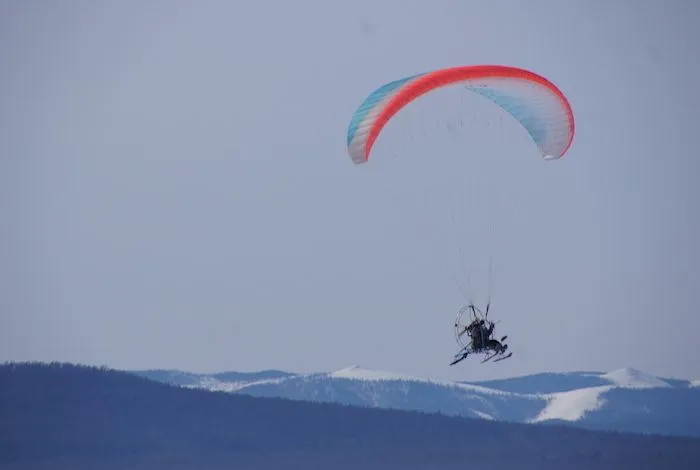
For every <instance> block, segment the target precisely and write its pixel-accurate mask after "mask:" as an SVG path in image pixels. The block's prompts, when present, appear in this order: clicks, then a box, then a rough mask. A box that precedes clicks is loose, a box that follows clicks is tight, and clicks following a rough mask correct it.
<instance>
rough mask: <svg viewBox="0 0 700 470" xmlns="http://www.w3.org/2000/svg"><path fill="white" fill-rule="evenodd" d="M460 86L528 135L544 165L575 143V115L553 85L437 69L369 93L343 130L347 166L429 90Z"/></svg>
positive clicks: (509, 72)
mask: <svg viewBox="0 0 700 470" xmlns="http://www.w3.org/2000/svg"><path fill="white" fill-rule="evenodd" d="M455 84H459V85H463V86H464V87H466V88H467V89H468V90H470V91H472V92H474V93H477V94H479V95H481V96H484V97H486V98H488V99H489V100H491V101H493V102H494V103H496V104H497V105H498V106H500V107H501V108H503V109H504V110H505V111H507V112H508V113H510V114H511V115H512V116H513V117H514V118H515V119H517V121H518V122H519V123H520V124H521V125H522V126H523V127H524V128H525V129H526V130H527V132H528V133H529V134H530V137H531V138H532V140H533V141H534V143H535V144H536V145H537V148H538V149H539V151H540V154H541V155H542V156H543V157H544V158H545V159H546V160H554V159H558V158H561V157H562V156H563V155H564V154H565V153H566V151H567V150H568V149H569V147H570V146H571V143H572V141H573V138H574V115H573V111H572V109H571V105H570V104H569V101H568V100H567V98H566V96H565V95H564V93H562V92H561V90H559V88H557V87H556V86H555V85H554V84H553V83H552V82H550V81H549V80H547V79H546V78H544V77H542V76H541V75H537V74H536V73H533V72H530V71H528V70H525V69H520V68H517V67H510V66H503V65H472V66H461V67H452V68H445V69H439V70H435V71H432V72H427V73H420V74H417V75H412V76H410V77H405V78H401V79H399V80H395V81H392V82H390V83H387V84H385V85H382V86H381V87H379V88H378V89H377V90H375V91H374V92H372V93H371V94H370V95H369V96H368V97H367V99H365V101H364V102H363V103H362V104H361V105H360V107H359V108H358V109H357V111H355V114H354V115H353V116H352V119H351V120H350V125H349V126H348V135H347V146H348V153H349V154H350V157H351V158H352V161H353V162H354V163H355V164H357V165H360V164H363V163H366V162H367V161H368V160H369V156H370V153H371V151H372V147H373V146H374V143H375V141H376V140H377V138H378V137H379V135H380V133H381V132H382V129H383V128H384V126H385V125H386V124H387V122H388V121H389V120H390V119H391V118H392V117H393V116H394V115H395V114H396V113H398V112H399V111H400V110H401V109H402V108H404V107H405V106H406V105H407V104H408V103H410V102H411V101H413V100H415V99H416V98H418V97H420V96H421V95H424V94H426V93H430V92H431V91H433V90H437V89H439V88H442V87H445V86H450V85H455Z"/></svg>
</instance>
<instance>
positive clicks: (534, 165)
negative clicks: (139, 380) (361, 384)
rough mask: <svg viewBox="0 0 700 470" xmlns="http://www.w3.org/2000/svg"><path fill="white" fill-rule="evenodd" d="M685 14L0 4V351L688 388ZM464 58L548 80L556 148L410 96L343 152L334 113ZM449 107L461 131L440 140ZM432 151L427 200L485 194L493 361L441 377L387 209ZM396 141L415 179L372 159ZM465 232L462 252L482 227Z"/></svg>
mask: <svg viewBox="0 0 700 470" xmlns="http://www.w3.org/2000/svg"><path fill="white" fill-rule="evenodd" d="M699 13H700V7H699V6H698V4H696V3H694V2H681V1H679V2H674V5H673V7H670V6H669V5H668V3H667V2H662V1H644V2H642V1H639V2H630V1H626V0H614V1H612V0H610V1H603V0H600V1H592V2H574V1H555V0H550V1H529V2H523V1H519V0H512V1H490V2H483V1H472V0H462V1H457V0H452V1H447V0H444V1H439V0H435V1H432V2H430V3H429V6H428V3H426V2H425V1H409V0H391V1H390V0H381V1H377V0H356V1H353V2H331V1H324V0H303V1H302V0H296V1H293V2H290V1H282V0H279V1H275V2H260V1H248V2H244V1H238V2H231V1H223V0H222V1H197V2H194V1H189V2H188V1H176V0H162V1H143V0H139V1H129V2H117V1H112V2H104V1H95V0H85V1H64V2H48V1H43V2H42V1H34V2H19V1H14V2H13V1H6V2H2V5H1V6H0V103H1V106H0V156H1V158H0V165H1V166H0V178H1V180H0V188H1V189H0V191H2V193H1V196H0V215H1V219H0V220H1V223H2V225H1V226H0V233H1V235H0V237H1V238H0V242H1V244H0V280H1V281H2V286H3V292H2V297H0V298H1V300H0V302H2V303H1V304H0V309H1V310H0V312H1V314H0V315H1V316H0V360H62V361H76V362H84V363H92V364H107V365H110V366H112V367H117V368H179V369H186V370H192V371H219V370H257V369H263V368H279V369H286V370H293V371H299V372H304V371H321V370H332V369H338V368H341V367H345V366H347V365H350V364H360V365H362V366H364V367H367V368H375V369H384V370H391V371H395V372H402V373H409V374H416V375H423V376H432V377H441V378H452V379H463V380H475V379H482V378H490V377H497V376H505V375H515V374H526V373H532V372H538V371H551V370H555V371H561V370H581V369H585V370H612V369H615V368H619V367H623V366H632V367H637V368H640V369H643V370H646V371H648V372H651V373H655V374H660V375H666V376H679V377H686V378H698V377H700V368H699V366H698V362H697V358H698V357H700V343H698V342H697V341H696V337H697V333H698V331H699V330H700V315H698V313H700V312H699V311H698V306H697V302H696V300H697V295H695V294H696V293H697V292H695V290H696V289H697V286H698V285H700V275H699V274H698V264H700V254H699V250H698V247H697V240H698V239H700V210H699V209H698V205H699V203H700V189H699V186H698V185H697V181H698V176H700V161H699V159H698V151H697V144H696V140H697V135H698V131H699V130H700V126H699V124H700V118H698V111H697V110H698V109H699V108H700V94H699V93H698V91H697V77H698V73H699V72H700V67H699V66H698V53H697V45H698V44H700V33H698V30H697V27H696V26H697V25H696V20H697V18H698V14H699ZM480 63H498V64H508V65H515V66H519V67H525V68H528V69H531V70H533V71H535V72H538V73H541V74H543V75H545V76H547V77H549V78H550V79H551V80H553V81H554V82H555V83H556V84H557V85H558V86H560V87H561V88H562V90H563V91H564V92H565V93H566V94H567V95H568V96H569V98H570V99H571V103H572V106H573V109H574V113H575V116H576V132H577V134H576V137H575V139H574V143H573V146H572V148H571V149H570V151H569V153H568V154H567V156H566V157H565V158H564V159H562V160H561V161H556V162H543V161H542V160H541V159H539V157H538V155H537V153H536V151H535V149H534V146H532V143H531V142H530V141H529V140H528V139H527V136H526V134H525V133H524V131H523V130H522V129H520V128H519V127H518V126H517V125H515V124H514V123H513V122H512V121H509V120H508V119H506V118H503V117H502V113H500V112H499V111H498V109H497V108H496V107H495V106H491V105H487V104H485V103H484V101H483V100H481V101H480V100H476V99H469V98H464V94H463V93H462V94H461V95H459V96H460V99H464V100H465V101H454V100H452V99H451V98H450V99H446V96H456V95H440V94H436V96H435V97H434V100H432V101H431V100H430V99H429V98H428V99H425V100H421V102H420V104H417V105H416V106H415V107H414V108H413V111H412V112H411V111H409V112H408V113H406V114H405V117H402V116H401V115H399V116H397V120H396V122H395V124H393V125H392V126H390V127H388V128H387V129H386V133H385V135H384V136H383V137H384V138H383V139H380V140H379V141H378V144H377V147H376V148H375V156H374V157H373V160H372V161H370V163H369V164H367V165H364V166H362V167H355V166H353V165H352V163H351V161H350V158H349V157H348V155H347V152H346V148H345V142H346V141H345V134H346V130H347V125H348V121H349V119H350V117H351V115H352V113H353V112H354V111H355V109H356V107H357V106H358V105H359V104H360V103H361V102H362V100H363V99H364V98H365V97H366V96H367V94H369V93H370V92H371V91H372V90H374V89H375V88H376V87H378V86H379V85H381V84H383V83H385V82H388V81H390V80H393V79H396V78H400V77H403V76H407V75H410V74H413V73H417V72H423V71H428V70H432V69H435V68H440V67H448V66H453V65H465V64H480ZM459 103H464V104H465V105H464V107H463V108H462V110H461V112H462V113H464V116H468V117H470V118H472V119H473V121H472V123H471V124H470V125H469V126H465V128H463V129H461V130H460V131H459V132H457V133H456V134H455V135H456V136H457V138H456V139H453V140H450V139H447V138H444V139H443V137H442V136H443V135H446V134H444V133H442V131H444V130H445V129H447V128H446V127H445V126H446V123H447V122H448V121H449V119H447V116H449V115H450V113H452V116H453V117H454V113H455V112H458V110H459V107H458V106H457V105H456V104H459ZM443 105H444V106H443ZM441 118H445V119H444V120H441ZM474 118H476V119H474ZM402 123H406V126H402ZM441 123H442V124H441ZM431 126H432V127H431ZM430 129H437V130H436V131H435V132H433V133H431V132H429V131H430ZM421 130H427V131H428V132H426V134H425V135H426V136H427V137H425V138H424V139H423V140H421V138H422V137H421V135H423V134H420V131H421ZM456 145H464V151H463V154H464V157H465V158H463V159H452V160H451V162H452V164H453V166H452V167H451V171H450V175H451V176H452V178H450V180H449V181H450V182H449V183H445V184H444V187H449V188H452V189H461V188H460V187H461V185H462V184H464V187H465V188H474V186H473V184H476V183H480V184H482V186H483V187H487V184H489V183H494V182H495V183H496V184H494V185H492V186H488V188H487V189H488V191H486V190H483V191H477V193H478V194H479V195H480V196H482V197H481V198H479V197H465V200H466V201H467V203H468V207H467V209H468V210H469V211H470V212H469V214H470V215H469V216H468V217H465V216H464V214H465V213H466V212H464V211H457V213H458V214H462V217H460V219H461V220H462V221H463V222H464V221H468V222H469V223H473V224H475V225H479V226H487V225H484V223H485V222H484V221H488V220H489V219H488V217H487V216H488V215H489V214H490V215H493V216H494V217H496V219H495V220H496V225H495V226H494V227H496V228H497V231H496V243H495V244H494V246H495V247H496V248H495V251H494V253H496V255H495V256H496V259H497V262H496V264H495V266H496V269H495V270H494V277H493V281H494V284H493V285H494V291H493V299H494V307H493V316H494V318H497V319H500V320H501V323H500V324H499V325H498V328H499V330H498V332H499V333H500V334H508V335H509V336H510V338H511V339H510V341H509V342H510V345H511V348H512V349H513V350H514V351H515V355H514V356H513V358H512V359H511V360H510V361H506V362H502V363H499V364H497V365H495V366H481V365H479V364H477V363H468V362H465V363H463V364H462V365H460V366H458V367H453V368H450V367H448V365H447V364H448V363H449V361H450V360H451V357H452V355H453V354H454V352H455V351H456V345H455V343H454V338H453V331H452V322H453V320H454V317H455V314H456V311H457V310H458V309H459V307H460V306H461V305H462V303H463V301H464V299H463V298H462V297H461V295H460V293H459V291H458V290H457V288H456V287H455V285H454V284H452V283H451V282H450V280H449V278H448V277H446V275H445V272H446V271H445V270H444V269H442V266H441V265H440V264H439V263H436V262H435V261H436V260H437V259H438V258H436V257H435V256H433V254H434V253H433V251H431V250H432V248H431V245H430V243H427V242H426V238H425V237H423V236H421V235H419V233H420V232H416V230H415V225H413V223H414V222H418V223H419V224H420V223H421V220H422V219H420V218H419V217H420V216H421V215H422V214H423V213H424V211H422V210H418V207H417V206H411V205H410V204H406V205H405V208H406V209H407V211H406V212H399V213H395V212H392V210H393V209H394V208H395V207H396V205H395V203H396V202H399V203H401V201H405V202H409V201H411V199H410V198H409V196H411V195H412V191H411V189H412V188H414V187H416V188H418V187H420V185H422V184H423V183H425V182H427V181H430V179H429V178H428V174H429V171H428V169H430V170H432V169H434V168H438V166H437V165H436V166H435V167H432V166H430V165H425V163H426V162H427V161H429V159H433V158H434V159H435V160H436V161H437V157H438V156H442V155H455V149H457V148H459V147H456ZM460 151H461V150H460ZM402 152H406V153H410V154H413V155H425V160H422V162H423V164H424V167H423V168H420V167H418V168H416V167H403V166H400V165H398V164H397V162H400V161H401V162H403V160H402V159H401V157H402V155H403V153H402ZM392 155H393V156H392ZM477 156H478V157H479V158H477ZM472 157H474V158H472ZM487 158H490V160H488V162H490V163H488V165H490V166H489V167H488V169H487V168H486V166H484V167H483V168H481V167H479V166H478V164H477V162H479V161H485V160H486V159H487ZM406 161H408V160H406ZM496 162H497V163H496ZM373 164H374V165H373ZM462 165H464V166H462ZM466 165H471V166H466ZM484 165H487V164H486V163H484ZM399 167H401V168H403V170H402V171H399V170H398V169H399ZM411 168H413V171H412V172H411ZM472 170H473V171H472ZM487 170H488V171H487ZM480 172H481V173H480ZM399 175H400V176H399ZM479 175H489V177H488V178H486V177H484V178H483V179H481V177H480V176H479ZM438 187H442V184H440V185H439V186H438ZM438 187H433V189H432V190H431V191H434V190H436V189H437V188H438ZM390 188H391V189H390ZM388 189H390V191H391V192H388V191H387V190H388ZM472 191H473V189H472ZM466 193H467V194H475V193H473V192H472V193H469V191H466ZM391 194H394V195H395V196H396V197H394V198H392V197H390V195H391ZM418 194H419V193H417V192H416V193H415V194H413V195H418ZM401 195H406V198H405V199H404V198H403V197H402V196H401ZM479 201H481V203H479ZM488 201H491V202H493V203H494V207H496V208H500V209H502V210H501V211H500V212H498V211H496V209H494V208H492V209H491V212H486V211H485V209H484V208H483V207H485V206H483V203H485V202H488ZM508 203H510V204H511V205H510V206H506V204H508ZM411 207H415V208H416V210H412V209H411ZM480 207H481V209H479V208H480ZM507 207H509V209H510V211H508V210H506V208H507ZM434 208H442V209H444V208H445V206H444V205H443V206H439V205H435V206H428V209H429V210H428V213H429V214H432V215H437V214H438V213H437V212H435V211H434V210H433V209H434ZM508 214H510V215H508ZM443 215H444V214H443ZM440 220H441V221H442V222H435V221H440ZM475 221H480V222H475ZM439 223H442V224H443V225H442V226H439V225H438V224H439ZM428 225H429V227H434V228H436V229H439V228H440V227H443V228H446V229H447V228H449V227H450V225H449V223H448V218H447V217H446V216H445V217H442V218H441V219H440V218H438V217H436V218H434V220H433V219H431V221H430V222H428ZM470 226H472V225H469V224H467V225H462V226H458V227H461V228H462V229H463V230H464V232H460V233H465V234H466V233H468V230H469V229H468V227H470ZM435 233H441V232H439V230H437V231H436V232H435ZM445 233H447V232H445ZM438 236H440V235H438ZM462 239H463V241H464V240H467V241H466V242H464V246H465V247H466V249H467V250H468V251H471V252H472V253H474V254H478V255H479V256H481V258H480V259H481V262H482V264H481V265H480V266H484V264H483V259H484V258H483V253H482V252H481V248H483V246H484V243H485V242H484V241H483V238H479V239H473V240H474V242H473V243H472V239H470V238H469V237H468V236H467V235H462ZM477 247H481V248H477ZM499 247H500V248H499ZM451 253H452V254H450V252H448V253H447V256H448V258H447V259H450V258H452V257H454V256H453V255H454V253H459V254H460V255H461V254H462V252H461V251H454V250H453V251H452V252H451ZM443 259H444V258H443ZM472 266H473V265H470V267H472ZM480 272H481V273H482V274H483V272H484V270H483V268H481V271H480Z"/></svg>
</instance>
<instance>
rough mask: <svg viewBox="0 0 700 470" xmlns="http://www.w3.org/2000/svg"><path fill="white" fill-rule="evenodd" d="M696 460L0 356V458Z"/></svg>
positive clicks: (630, 464)
mask: <svg viewBox="0 0 700 470" xmlns="http://www.w3.org/2000/svg"><path fill="white" fill-rule="evenodd" d="M484 466H486V467H487V468H488V469H489V470H499V469H508V470H513V469H516V468H517V469H540V470H548V469H552V470H554V469H556V470H564V469H583V468H586V469H589V468H596V469H598V470H603V469H612V468H615V469H626V468H634V469H657V468H658V469H667V468H673V469H674V470H680V469H698V468H700V439H690V438H677V437H661V436H643V435H632V434H618V433H609V432H597V431H586V430H581V429H575V428H573V427H567V426H533V425H527V424H514V423H502V422H490V421H485V420H472V419H465V418H455V417H447V416H442V415H439V414H424V413H418V412H405V411H391V410H379V409H368V408H355V407H349V406H342V405H333V404H315V403H307V402H300V401H293V400H285V399H279V398H259V397H252V396H246V395H234V394H226V393H222V392H209V391H204V390H196V389H186V388H179V387H176V386H171V385H166V384H162V383H157V382H153V381H150V380H148V379H145V378H142V377H138V376H136V375H134V374H130V373H127V372H119V371H114V370H109V369H106V368H95V367H87V366H76V365H71V364H58V363H54V364H44V363H22V364H5V365H2V366H0V468H2V469H13V470H19V469H39V468H41V469H43V468H46V469H49V468H50V469H54V470H63V469H70V470H82V469H94V468H99V469H105V470H110V469H117V468H128V469H133V470H140V469H161V468H162V469H169V470H178V469H185V468H187V469H197V470H206V469H215V468H216V469H219V468H221V469H224V468H230V469H234V468H235V469H263V468H265V469H269V468H275V469H287V468H319V469H321V468H333V469H341V470H343V469H369V470H371V469H380V468H381V469H402V470H411V469H441V470H449V469H453V468H454V469H457V468H459V469H464V468H469V467H472V468H474V467H480V468H482V467H484Z"/></svg>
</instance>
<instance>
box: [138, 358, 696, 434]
mask: <svg viewBox="0 0 700 470" xmlns="http://www.w3.org/2000/svg"><path fill="white" fill-rule="evenodd" d="M141 374H142V375H144V376H146V377H149V378H153V376H152V374H149V373H148V372H146V373H144V372H141ZM149 375H150V376H149ZM241 377H243V376H239V378H241ZM250 377H253V376H250ZM160 379H161V381H162V377H161V378H160ZM179 385H181V386H185V387H190V388H203V389H207V390H213V391H225V392H229V393H243V394H250V395H254V396H265V397H282V398H291V399H295V400H302V401H311V402H327V403H341V404H347V405H359V406H366V407H371V408H388V409H401V410H411V411H424V412H433V413H443V414H447V415H452V416H462V417H472V418H480V419H486V420H496V421H499V420H500V421H510V422H521V423H529V424H551V423H568V424H571V425H574V426H578V427H583V428H593V429H604V430H612V431H631V432H635V431H638V432H648V433H658V434H667V435H690V436H700V423H695V422H694V421H693V420H692V419H691V416H693V415H694V414H695V415H700V388H698V387H696V386H694V385H693V382H692V381H690V380H681V379H666V378H660V377H657V376H654V375H652V374H648V373H645V372H643V371H641V370H639V369H636V368H633V367H623V368H620V369H616V370H613V371H610V372H590V371H586V372H565V373H560V372H557V373H547V372H545V373H538V374H531V375H523V376H517V377H511V378H506V379H497V380H487V381H475V382H467V381H459V382H457V381H449V380H441V379H433V378H423V377H415V376H411V375H406V374H398V373H393V372H386V371H378V370H372V369H365V368H363V367H361V366H359V365H351V366H348V367H344V368H342V369H338V370H335V371H331V372H317V373H304V374H295V373H292V372H283V373H282V374H280V375H278V376H275V377H271V378H262V379H261V378H252V379H249V380H247V379H241V380H237V381H225V380H219V379H217V378H215V377H214V376H212V375H200V376H198V375H193V376H190V381H189V382H188V383H180V384H179Z"/></svg>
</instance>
